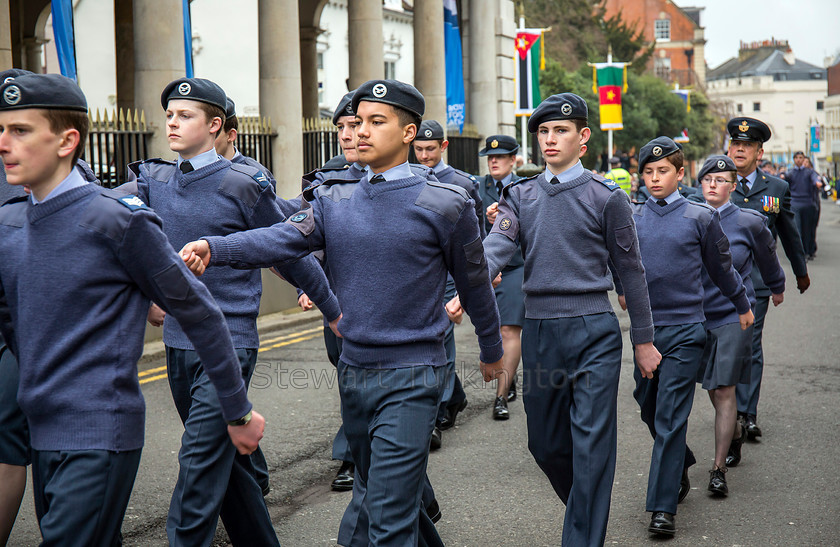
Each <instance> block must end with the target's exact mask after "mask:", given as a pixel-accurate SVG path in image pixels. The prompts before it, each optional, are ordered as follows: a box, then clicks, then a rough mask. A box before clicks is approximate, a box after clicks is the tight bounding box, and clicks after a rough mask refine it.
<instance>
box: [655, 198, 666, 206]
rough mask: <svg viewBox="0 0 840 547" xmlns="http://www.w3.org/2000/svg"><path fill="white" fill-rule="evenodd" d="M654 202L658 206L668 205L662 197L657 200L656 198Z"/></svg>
mask: <svg viewBox="0 0 840 547" xmlns="http://www.w3.org/2000/svg"><path fill="white" fill-rule="evenodd" d="M656 204H657V205H659V206H660V207H665V206H666V205H668V202H667V201H665V200H664V199H658V200H656Z"/></svg>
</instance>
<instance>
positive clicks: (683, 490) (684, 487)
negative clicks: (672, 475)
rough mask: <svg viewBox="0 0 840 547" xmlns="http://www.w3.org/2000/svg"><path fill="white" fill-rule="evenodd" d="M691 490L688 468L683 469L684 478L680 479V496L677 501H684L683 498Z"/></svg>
mask: <svg viewBox="0 0 840 547" xmlns="http://www.w3.org/2000/svg"><path fill="white" fill-rule="evenodd" d="M690 491H691V481H690V480H688V468H687V467H686V468H685V469H683V474H682V478H681V479H680V496H679V497H678V498H677V503H682V500H684V499H685V497H686V496H687V495H688V493H689V492H690Z"/></svg>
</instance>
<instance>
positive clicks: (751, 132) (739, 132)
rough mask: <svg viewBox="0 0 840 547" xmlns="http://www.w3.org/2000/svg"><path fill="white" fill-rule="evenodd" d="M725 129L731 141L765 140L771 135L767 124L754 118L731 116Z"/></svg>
mask: <svg viewBox="0 0 840 547" xmlns="http://www.w3.org/2000/svg"><path fill="white" fill-rule="evenodd" d="M726 130H727V131H728V132H729V136H730V137H731V138H732V140H733V141H755V142H767V141H769V140H770V136H771V135H772V133H771V132H770V128H769V127H767V124H766V123H764V122H762V121H760V120H756V119H755V118H732V119H731V120H729V123H727V124H726Z"/></svg>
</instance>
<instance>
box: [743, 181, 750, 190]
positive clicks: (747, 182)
mask: <svg viewBox="0 0 840 547" xmlns="http://www.w3.org/2000/svg"><path fill="white" fill-rule="evenodd" d="M741 186H743V187H744V192H747V191H748V190H749V189H750V181H748V180H747V179H741Z"/></svg>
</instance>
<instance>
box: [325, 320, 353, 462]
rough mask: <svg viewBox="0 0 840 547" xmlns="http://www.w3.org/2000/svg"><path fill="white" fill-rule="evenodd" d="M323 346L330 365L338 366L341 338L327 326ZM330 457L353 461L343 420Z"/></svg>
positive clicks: (336, 434)
mask: <svg viewBox="0 0 840 547" xmlns="http://www.w3.org/2000/svg"><path fill="white" fill-rule="evenodd" d="M324 346H325V347H326V348H327V358H329V360H330V363H332V366H334V367H337V366H338V359H339V358H340V357H341V338H339V337H338V336H336V335H335V333H334V332H333V331H332V329H331V328H330V327H329V326H325V327H324ZM332 459H334V460H341V461H343V462H351V463H352V462H353V456H352V455H351V454H350V445H348V444H347V435H345V434H344V420H343V419H342V423H341V426H339V428H338V431H337V432H336V433H335V438H334V439H333V447H332Z"/></svg>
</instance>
